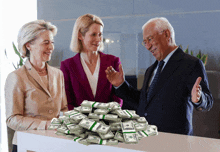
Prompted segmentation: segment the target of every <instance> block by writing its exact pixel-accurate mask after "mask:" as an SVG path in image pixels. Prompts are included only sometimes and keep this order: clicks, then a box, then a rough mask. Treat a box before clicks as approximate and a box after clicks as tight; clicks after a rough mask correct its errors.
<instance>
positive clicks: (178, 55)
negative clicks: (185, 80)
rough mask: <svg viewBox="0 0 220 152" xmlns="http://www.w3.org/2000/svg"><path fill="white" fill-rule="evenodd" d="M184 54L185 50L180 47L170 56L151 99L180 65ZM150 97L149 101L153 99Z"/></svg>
mask: <svg viewBox="0 0 220 152" xmlns="http://www.w3.org/2000/svg"><path fill="white" fill-rule="evenodd" d="M183 56H184V52H183V51H182V50H181V49H180V48H178V49H177V50H176V52H175V53H174V54H173V55H172V56H171V57H170V59H169V60H168V62H167V64H166V65H165V67H164V69H163V71H162V72H161V75H160V78H159V80H158V83H157V85H156V87H155V89H154V92H153V93H152V97H151V99H152V98H153V97H154V96H155V95H156V94H157V93H158V91H159V90H160V89H161V88H162V87H163V85H164V83H166V82H167V79H168V78H169V77H170V76H171V75H172V74H173V72H174V71H175V70H176V69H177V68H178V67H179V65H180V62H179V61H180V60H181V59H182V57H183ZM151 99H149V101H151Z"/></svg>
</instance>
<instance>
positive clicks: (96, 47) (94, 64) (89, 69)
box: [60, 14, 122, 110]
mask: <svg viewBox="0 0 220 152" xmlns="http://www.w3.org/2000/svg"><path fill="white" fill-rule="evenodd" d="M103 28H104V24H103V22H102V20H101V19H100V18H99V17H97V16H95V15H92V14H85V15H83V16H80V17H79V18H78V19H77V20H76V22H75V25H74V27H73V33H72V40H71V43H70V48H71V50H72V51H73V52H76V53H77V54H76V55H75V56H74V57H71V58H69V59H66V60H65V61H62V62H61V67H60V69H61V70H62V71H63V74H64V80H65V89H66V95H67V102H68V108H69V109H70V110H72V109H73V108H74V107H78V106H80V104H81V103H82V101H83V100H89V101H97V102H104V103H106V102H110V101H116V102H118V103H120V105H122V99H120V98H118V97H116V96H115V93H114V87H112V85H111V83H109V81H108V80H107V78H106V74H105V69H106V68H107V67H108V66H112V67H114V69H116V70H118V67H119V64H120V60H119V58H118V57H115V56H113V55H108V54H104V53H102V52H101V51H102V50H103V49H104V48H103V47H104V44H103Z"/></svg>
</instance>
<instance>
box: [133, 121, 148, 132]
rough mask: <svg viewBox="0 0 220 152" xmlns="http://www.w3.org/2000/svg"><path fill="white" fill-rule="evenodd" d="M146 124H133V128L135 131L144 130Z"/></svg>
mask: <svg viewBox="0 0 220 152" xmlns="http://www.w3.org/2000/svg"><path fill="white" fill-rule="evenodd" d="M147 126H148V124H147V123H138V122H137V123H134V128H135V130H136V131H141V130H146V129H147Z"/></svg>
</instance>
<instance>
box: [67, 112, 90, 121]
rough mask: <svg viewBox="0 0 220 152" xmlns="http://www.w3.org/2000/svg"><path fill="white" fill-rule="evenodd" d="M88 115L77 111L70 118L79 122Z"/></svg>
mask: <svg viewBox="0 0 220 152" xmlns="http://www.w3.org/2000/svg"><path fill="white" fill-rule="evenodd" d="M86 117H87V116H86V115H84V114H82V113H77V114H75V115H71V116H70V119H73V120H74V121H75V122H77V123H79V122H80V121H81V120H82V119H83V118H86Z"/></svg>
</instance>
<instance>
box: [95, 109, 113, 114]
mask: <svg viewBox="0 0 220 152" xmlns="http://www.w3.org/2000/svg"><path fill="white" fill-rule="evenodd" d="M108 112H109V110H108V109H96V110H94V113H95V114H101V115H106V114H107V113H108Z"/></svg>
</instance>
